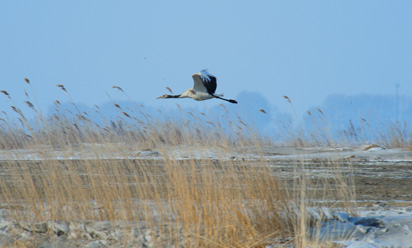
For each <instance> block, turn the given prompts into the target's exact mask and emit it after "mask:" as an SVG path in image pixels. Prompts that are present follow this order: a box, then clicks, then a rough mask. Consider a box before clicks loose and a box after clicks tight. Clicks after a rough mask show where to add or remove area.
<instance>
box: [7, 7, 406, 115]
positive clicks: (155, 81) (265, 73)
mask: <svg viewBox="0 0 412 248" xmlns="http://www.w3.org/2000/svg"><path fill="white" fill-rule="evenodd" d="M411 13H412V1H377V0H370V1H358V0H356V1H329V0H325V1H274V0H272V1H222V0H218V1H102V0H99V1H84V0H81V1H75V0H71V1H58V0H52V1H18V0H15V1H11V0H5V1H1V3H0V31H1V38H0V90H7V91H8V92H9V93H10V94H11V95H12V97H13V99H14V101H15V102H16V104H21V106H23V101H25V100H26V99H25V95H24V90H25V89H26V90H28V92H30V91H29V88H28V87H27V85H26V83H25V82H24V80H23V79H24V78H25V77H27V78H29V79H30V80H31V82H32V85H33V87H34V89H35V92H36V95H37V98H38V99H39V102H40V105H41V106H42V108H44V109H46V108H47V106H49V105H51V104H52V102H53V101H54V100H60V101H62V102H64V101H66V100H68V99H67V97H65V95H64V94H63V92H62V91H61V90H60V89H58V88H57V87H56V84H63V85H65V87H66V88H67V90H68V91H69V93H70V94H71V96H72V97H73V99H74V101H76V102H78V103H86V104H89V105H94V104H101V103H103V102H106V101H108V97H107V96H106V93H105V92H106V91H107V92H109V93H110V94H111V96H112V97H113V99H115V100H117V99H119V100H120V99H125V97H124V96H122V95H120V94H119V92H117V91H115V90H113V89H112V88H111V87H112V86H113V85H118V86H120V87H122V88H123V89H124V90H125V91H127V93H128V95H129V96H131V97H132V98H133V99H134V100H135V101H137V102H143V103H145V104H147V105H153V106H157V107H162V106H172V105H171V102H177V103H179V104H181V105H182V106H199V107H202V106H208V107H211V106H214V105H217V104H220V103H224V104H230V103H226V102H221V101H218V100H209V101H205V102H195V101H192V100H190V99H182V100H170V101H171V102H169V101H167V100H156V99H155V98H156V97H158V96H160V95H162V94H164V93H167V90H166V89H165V87H166V86H169V87H171V88H172V89H173V91H174V93H181V92H183V91H185V90H186V89H187V88H190V87H191V86H192V78H191V74H193V73H195V72H197V71H199V70H201V69H205V68H207V69H209V71H210V72H211V73H213V74H215V75H216V76H217V77H218V89H217V92H218V93H225V96H226V97H227V98H233V99H236V96H237V95H238V94H239V93H240V92H242V91H245V90H248V91H253V92H258V93H260V94H262V95H263V96H264V97H265V98H267V99H268V100H269V102H270V103H271V104H273V105H275V106H277V108H279V109H280V110H281V111H288V112H290V108H289V106H288V104H287V102H286V101H285V100H284V99H283V98H282V96H283V95H288V96H289V97H290V98H291V99H292V100H293V102H294V104H295V107H296V109H297V110H298V112H299V113H303V112H304V111H305V110H306V109H308V108H309V107H312V106H315V105H318V104H321V103H322V102H323V100H324V99H325V98H326V97H327V96H328V95H330V94H334V93H340V94H351V95H353V94H360V93H369V94H395V84H400V91H401V94H404V95H406V96H412V69H411V68H412V31H411V30H412V29H411V25H412V14H411ZM0 104H1V105H0V106H1V107H0V110H4V109H5V108H9V107H8V106H10V102H8V101H7V98H5V97H4V96H3V95H1V96H0ZM238 106H239V107H242V106H241V104H239V105H238Z"/></svg>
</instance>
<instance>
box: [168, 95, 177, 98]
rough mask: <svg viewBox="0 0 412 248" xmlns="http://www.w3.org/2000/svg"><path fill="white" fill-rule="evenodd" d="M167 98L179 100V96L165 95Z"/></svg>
mask: <svg viewBox="0 0 412 248" xmlns="http://www.w3.org/2000/svg"><path fill="white" fill-rule="evenodd" d="M166 97H167V98H179V97H180V95H166Z"/></svg>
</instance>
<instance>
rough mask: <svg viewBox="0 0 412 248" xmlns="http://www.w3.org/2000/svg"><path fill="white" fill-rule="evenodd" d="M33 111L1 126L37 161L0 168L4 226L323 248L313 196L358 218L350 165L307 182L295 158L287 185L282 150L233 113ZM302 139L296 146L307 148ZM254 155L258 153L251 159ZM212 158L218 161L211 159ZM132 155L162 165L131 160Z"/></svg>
mask: <svg viewBox="0 0 412 248" xmlns="http://www.w3.org/2000/svg"><path fill="white" fill-rule="evenodd" d="M26 82H27V83H28V84H30V83H29V82H28V80H27V81H26ZM59 87H60V88H61V89H62V90H63V91H65V92H66V93H67V91H66V89H65V88H64V86H63V85H59ZM116 87H117V86H116ZM118 89H119V90H121V91H122V89H121V88H120V87H118ZM2 93H3V94H4V95H5V96H6V97H8V98H9V99H10V100H12V99H11V96H9V95H8V93H7V92H6V91H2ZM70 99H71V98H70ZM27 104H28V106H29V107H30V108H32V109H33V111H34V115H35V118H34V120H29V119H28V118H26V117H25V116H24V114H23V113H22V111H21V110H20V109H18V108H17V107H15V106H12V108H13V110H14V111H15V113H16V115H17V118H16V121H10V119H11V117H10V119H9V120H6V119H3V120H2V123H3V125H2V127H1V128H0V134H1V136H0V147H1V149H2V150H3V151H6V153H7V151H9V152H10V154H11V153H12V152H13V151H16V150H22V151H24V150H35V151H38V153H37V155H38V156H37V158H36V159H33V160H18V159H16V160H8V161H3V162H0V164H1V167H0V170H1V175H0V178H1V180H0V202H1V207H2V209H3V211H2V215H3V216H2V218H3V219H5V220H8V221H16V222H21V221H26V222H27V221H28V222H33V223H37V222H41V221H50V220H67V221H73V220H76V221H90V220H110V221H131V222H135V223H136V225H138V226H139V225H144V226H145V228H149V229H152V230H153V232H159V233H161V234H162V235H161V236H162V237H163V238H162V239H158V240H155V241H154V242H156V244H157V246H158V247H166V246H170V245H174V246H179V245H180V244H181V243H182V242H183V243H184V245H185V246H186V247H265V245H268V244H280V245H285V246H286V245H289V244H292V245H294V246H296V247H307V246H308V245H312V246H313V247H315V246H318V247H322V246H326V245H325V244H324V241H320V240H319V239H318V238H316V236H315V237H314V236H313V235H310V233H311V231H310V230H313V228H316V226H319V225H320V222H321V221H322V218H314V217H313V216H312V212H313V209H314V208H317V207H318V208H320V207H324V206H326V205H324V203H323V201H316V200H314V199H325V200H328V202H329V204H328V205H327V206H328V207H330V206H332V207H335V208H341V209H344V210H345V211H347V212H353V211H354V206H355V205H354V204H355V203H354V202H355V198H356V196H355V193H354V187H355V185H354V184H353V182H352V180H351V178H350V177H347V176H346V177H344V176H343V175H342V172H341V170H340V167H341V166H343V164H340V163H338V162H331V161H329V162H328V161H325V162H323V163H325V164H327V166H330V167H331V168H335V169H334V172H335V175H334V178H333V179H328V180H326V179H325V180H313V179H311V178H310V177H309V176H307V175H305V174H304V173H301V171H302V169H303V168H304V167H305V163H304V162H303V161H295V163H291V166H292V167H293V168H294V172H295V175H296V176H295V177H294V178H288V179H280V178H279V177H276V176H275V174H276V171H274V170H273V168H272V167H271V162H270V161H269V160H267V159H266V158H265V156H263V155H264V154H265V149H264V148H265V147H270V146H274V145H279V144H277V143H276V141H274V140H272V139H270V138H268V137H265V136H264V135H261V134H260V133H259V132H258V131H257V130H255V129H254V128H253V127H251V126H249V125H248V124H246V123H244V122H242V120H237V121H234V120H232V119H230V117H229V116H227V117H225V119H224V121H225V123H224V124H222V123H221V122H218V121H216V120H215V119H213V118H210V117H208V115H204V114H203V115H202V114H201V115H199V116H196V115H195V114H193V113H183V111H182V116H181V119H172V118H163V119H158V118H155V117H152V116H150V115H149V114H146V113H144V109H143V108H141V107H140V106H136V108H135V109H134V111H135V112H136V113H139V115H136V114H135V113H133V112H131V111H125V110H123V109H122V107H121V106H119V105H118V104H116V103H114V104H115V106H116V107H117V108H118V109H119V116H118V117H117V118H115V119H114V120H105V121H103V122H102V123H97V122H95V121H94V120H92V119H90V118H89V117H88V115H87V113H82V112H80V111H77V112H70V111H67V110H65V109H62V108H59V106H60V104H59V102H56V114H54V115H53V116H50V117H46V116H44V115H43V114H41V112H40V111H39V110H37V109H36V107H35V104H33V103H32V102H31V101H27ZM73 105H74V106H75V103H74V102H73ZM222 108H224V106H222ZM141 116H143V118H142V117H141ZM190 118H192V119H190ZM188 119H189V120H192V121H187V120H188ZM325 133H327V132H326V131H325ZM325 133H322V135H323V136H324V135H325ZM299 135H300V134H296V137H294V139H293V140H292V138H293V137H292V138H291V139H290V141H289V142H290V143H294V144H299V145H308V144H309V143H310V142H309V143H308V141H307V139H303V138H301V137H300V136H299ZM388 142H389V141H388ZM331 143H333V142H332V141H331ZM251 149H253V150H254V151H255V154H257V156H253V158H250V159H244V158H248V156H249V151H250V150H251ZM176 150H177V151H179V150H180V151H184V152H185V154H189V155H185V156H182V155H179V153H176V152H171V151H176ZM210 150H218V151H219V152H218V153H216V155H215V157H213V158H211V157H210V156H207V154H208V152H209V151H210ZM137 151H142V152H152V153H155V154H156V159H153V158H152V157H150V158H148V159H144V158H136V157H138V154H136V152H137ZM256 151H257V152H256ZM56 152H58V154H59V157H56ZM239 153H240V154H241V155H242V156H240V157H242V159H237V158H236V154H239ZM73 154H76V156H73ZM227 154H229V157H233V158H231V159H227V157H228V156H226V155H227ZM259 155H260V156H259ZM91 157H92V158H91ZM345 166H350V165H347V164H345ZM314 188H316V192H315V191H314V190H313V189H314ZM330 202H332V204H331V203H330ZM182 240H183V241H182ZM123 242H125V243H127V241H123ZM20 245H21V246H23V247H24V246H27V247H30V243H27V244H20Z"/></svg>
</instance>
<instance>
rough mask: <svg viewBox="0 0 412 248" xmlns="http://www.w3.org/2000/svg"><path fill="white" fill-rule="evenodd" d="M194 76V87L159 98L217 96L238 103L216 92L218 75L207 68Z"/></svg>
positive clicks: (207, 97)
mask: <svg viewBox="0 0 412 248" xmlns="http://www.w3.org/2000/svg"><path fill="white" fill-rule="evenodd" d="M192 78H193V82H194V83H193V88H190V89H188V90H186V91H185V92H184V93H182V94H180V95H167V94H165V95H163V96H160V97H158V98H157V99H166V98H192V99H194V100H196V101H204V100H208V99H212V98H217V99H220V100H224V101H228V102H230V103H237V101H235V100H233V99H226V98H223V97H222V96H223V95H222V94H215V91H216V87H217V83H216V77H215V76H214V75H212V74H210V73H209V72H208V71H207V70H201V71H200V72H197V73H195V74H193V75H192Z"/></svg>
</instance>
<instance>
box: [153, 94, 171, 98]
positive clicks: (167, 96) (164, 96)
mask: <svg viewBox="0 0 412 248" xmlns="http://www.w3.org/2000/svg"><path fill="white" fill-rule="evenodd" d="M165 98H170V96H169V95H167V94H164V95H163V96H159V97H158V98H156V99H165Z"/></svg>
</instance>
